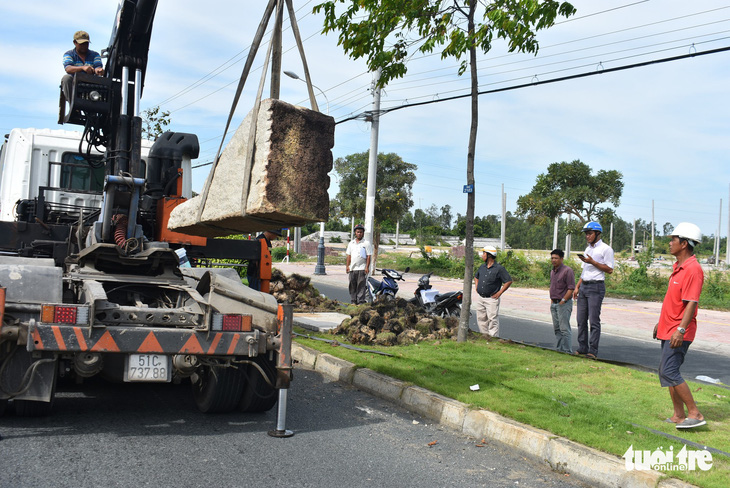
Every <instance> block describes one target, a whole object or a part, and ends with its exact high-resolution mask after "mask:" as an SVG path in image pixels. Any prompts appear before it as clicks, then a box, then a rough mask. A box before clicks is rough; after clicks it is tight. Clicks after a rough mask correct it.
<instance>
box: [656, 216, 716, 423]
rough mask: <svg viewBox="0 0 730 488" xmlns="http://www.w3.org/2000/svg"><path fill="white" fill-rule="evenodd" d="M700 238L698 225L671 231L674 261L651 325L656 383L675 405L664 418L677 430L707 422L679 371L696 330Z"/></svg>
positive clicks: (700, 277)
mask: <svg viewBox="0 0 730 488" xmlns="http://www.w3.org/2000/svg"><path fill="white" fill-rule="evenodd" d="M701 240H702V234H701V233H700V229H699V227H697V226H696V225H694V224H690V223H688V222H682V223H680V224H679V225H677V227H676V228H675V229H674V231H673V232H672V234H671V240H670V241H669V252H670V253H672V255H673V256H674V257H675V258H677V262H676V263H674V267H673V269H672V275H671V276H670V277H669V287H668V288H667V294H666V295H665V296H664V302H663V303H662V311H661V314H660V315H659V322H658V323H657V325H656V326H655V327H654V338H655V339H660V340H661V341H662V358H661V362H660V364H659V382H660V383H661V385H662V386H664V387H668V388H669V396H670V397H671V398H672V404H673V406H674V414H673V415H672V416H671V417H670V418H668V419H667V420H666V421H667V422H673V423H675V424H677V429H693V428H695V427H700V426H702V425H705V424H706V423H707V422H706V421H705V417H704V416H703V415H702V414H701V413H700V411H699V409H698V408H697V404H696V403H695V400H694V397H693V396H692V391H691V390H690V389H689V386H687V383H686V382H685V381H684V379H683V378H682V375H681V374H680V372H679V368H680V366H682V363H683V362H684V356H685V354H687V349H689V346H690V344H691V343H692V341H693V340H694V338H695V332H696V331H697V305H698V303H699V300H700V293H702V283H703V282H704V278H705V277H704V274H703V272H702V267H701V266H700V264H699V263H698V262H697V258H696V257H695V255H694V248H695V247H696V246H697V244H699V243H700V241H701ZM685 406H687V414H686V415H685V412H684V407H685Z"/></svg>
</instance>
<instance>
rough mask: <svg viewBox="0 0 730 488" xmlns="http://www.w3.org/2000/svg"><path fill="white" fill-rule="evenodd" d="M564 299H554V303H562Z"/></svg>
mask: <svg viewBox="0 0 730 488" xmlns="http://www.w3.org/2000/svg"><path fill="white" fill-rule="evenodd" d="M561 300H562V298H552V301H553V303H560V301H561Z"/></svg>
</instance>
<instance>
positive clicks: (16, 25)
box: [0, 0, 730, 236]
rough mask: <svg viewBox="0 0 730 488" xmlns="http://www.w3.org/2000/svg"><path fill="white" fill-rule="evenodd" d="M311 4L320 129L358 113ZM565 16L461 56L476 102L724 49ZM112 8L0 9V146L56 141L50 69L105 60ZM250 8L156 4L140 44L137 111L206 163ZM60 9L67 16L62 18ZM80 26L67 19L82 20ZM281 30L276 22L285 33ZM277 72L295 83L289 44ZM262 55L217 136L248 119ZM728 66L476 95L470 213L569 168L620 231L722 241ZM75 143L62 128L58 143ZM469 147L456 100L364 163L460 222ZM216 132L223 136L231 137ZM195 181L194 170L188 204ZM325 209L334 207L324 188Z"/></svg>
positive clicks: (510, 199)
mask: <svg viewBox="0 0 730 488" xmlns="http://www.w3.org/2000/svg"><path fill="white" fill-rule="evenodd" d="M315 3H316V2H314V1H310V2H307V1H304V0H295V2H294V4H295V8H296V9H297V10H298V13H297V17H298V20H299V24H300V31H301V34H302V37H303V38H304V39H305V41H304V45H305V50H306V54H307V60H308V63H309V68H310V73H311V75H312V80H313V83H314V84H315V85H316V86H317V87H318V88H319V89H321V90H322V91H324V93H325V95H326V100H325V98H324V97H323V96H322V95H321V94H320V92H319V91H317V90H315V91H316V93H317V95H318V97H319V98H318V101H319V105H320V109H321V110H323V111H326V110H327V106H328V104H327V100H328V101H329V110H330V113H331V115H333V116H334V117H335V119H336V120H341V119H344V118H347V117H349V116H351V115H355V114H358V113H361V112H362V111H364V110H369V109H370V108H371V100H372V97H371V94H370V91H369V88H370V83H371V80H372V76H371V74H369V73H368V72H367V69H366V67H365V65H364V63H363V62H361V61H352V60H349V59H348V58H347V57H346V56H344V55H343V54H342V52H341V49H340V48H339V47H338V46H337V45H336V44H337V43H336V40H337V37H336V35H334V34H330V35H327V36H324V35H321V34H320V33H319V31H320V29H321V24H322V19H321V17H320V16H315V15H313V14H311V8H312V6H313V5H314V4H315ZM573 3H574V5H575V6H576V7H577V8H578V14H577V15H576V17H575V18H574V19H573V20H571V21H568V22H562V23H559V24H558V25H556V26H555V27H553V28H552V29H550V30H549V31H545V32H542V33H541V34H540V37H539V39H540V45H541V49H540V52H539V53H538V56H536V57H535V56H532V55H520V54H509V53H507V51H506V49H504V46H502V45H499V44H496V45H495V47H494V49H493V50H492V51H491V52H490V53H489V54H487V55H481V56H479V67H480V85H481V89H485V90H486V89H491V88H499V87H505V86H512V85H516V84H522V83H529V82H530V81H533V80H540V81H543V80H548V79H551V78H555V77H559V76H566V75H570V74H578V73H586V72H594V71H597V70H601V69H604V70H605V69H609V68H613V67H618V66H623V65H628V64H632V63H639V62H643V61H649V60H654V59H660V58H667V57H672V56H680V55H683V54H688V53H690V52H695V51H696V52H701V51H705V50H708V49H717V48H721V47H726V46H730V2H721V1H713V0H706V1H700V2H686V1H675V0H666V1H657V0H651V1H634V0H622V1H606V0H577V1H575V2H573ZM116 4H117V2H115V1H113V0H103V1H99V0H97V1H91V0H78V1H76V2H73V3H71V4H69V3H65V2H57V1H52V0H48V1H47V0H33V1H31V2H3V3H2V4H0V19H1V20H0V27H1V28H0V52H2V53H3V54H4V57H5V59H6V62H5V63H3V64H2V65H1V66H0V80H1V81H0V130H1V131H2V132H3V133H7V132H8V131H9V130H10V129H12V128H14V127H38V128H40V127H48V128H58V126H57V124H56V119H57V113H58V84H59V80H60V77H61V75H62V74H63V71H62V67H61V57H62V54H63V52H64V51H66V50H68V49H70V48H71V47H72V43H71V37H72V35H73V33H74V32H75V31H76V30H79V29H83V30H86V31H88V32H89V33H90V35H91V40H92V49H95V50H101V49H102V48H104V47H106V45H107V43H108V40H109V36H110V33H111V28H112V23H113V20H114V14H115V12H116ZM263 4H264V2H261V1H260V2H240V1H231V0H211V1H210V2H205V3H201V2H194V1H192V0H175V1H170V0H167V1H165V0H162V1H161V2H160V5H159V6H158V12H157V16H156V19H155V28H154V32H153V36H152V41H151V45H150V58H149V65H148V70H147V80H146V85H145V91H144V97H143V99H142V106H143V108H147V107H153V106H156V105H158V104H159V105H160V106H161V107H162V109H163V110H170V111H171V112H172V129H173V130H177V131H181V132H193V133H196V134H198V136H199V139H200V141H201V157H200V158H199V160H198V161H197V162H195V163H194V164H200V163H204V162H207V161H210V160H211V159H212V158H213V157H214V156H215V152H216V149H217V147H218V144H219V143H220V138H221V135H222V131H223V128H224V126H225V120H226V117H227V114H228V111H229V109H230V105H231V102H232V98H233V94H234V91H235V87H236V84H237V80H238V77H239V76H240V72H241V69H242V66H243V60H244V59H245V55H246V54H247V52H248V47H249V45H250V43H251V41H252V40H253V36H254V32H255V29H256V26H257V25H258V23H259V21H260V19H261V15H262V10H263ZM72 7H73V8H75V9H76V11H72V10H71V8H72ZM82 12H83V13H82ZM286 25H288V24H287V20H286V19H285V26H286ZM284 51H285V53H284V57H283V69H285V70H289V71H294V72H296V73H298V74H299V75H300V76H303V74H304V73H303V70H302V68H301V62H300V61H299V58H298V55H297V54H296V50H295V48H294V40H293V36H292V34H291V31H290V30H289V29H286V30H285V34H284ZM262 62H263V51H261V52H260V53H259V56H258V58H257V60H256V63H255V64H254V66H255V67H258V69H256V70H255V71H254V72H253V73H252V75H251V77H250V78H249V81H248V83H247V86H246V90H244V94H243V97H242V99H241V102H240V103H239V109H238V111H237V114H236V117H235V118H234V121H233V126H234V128H235V126H237V125H238V123H240V121H241V120H242V119H243V117H244V115H245V113H246V112H247V111H248V110H249V109H250V108H251V107H252V106H253V97H254V96H255V90H256V88H257V86H258V83H259V79H260V76H261V69H260V66H261V64H262ZM456 65H457V63H456V62H454V61H453V60H443V61H442V60H440V59H439V57H438V56H429V57H423V56H420V55H416V56H414V58H413V59H412V61H411V63H410V64H409V71H408V74H407V75H406V77H405V78H404V79H401V80H396V81H393V82H392V83H391V84H390V85H389V86H388V87H387V88H386V89H385V91H384V93H383V96H382V106H383V108H388V107H396V106H401V105H407V104H409V103H413V102H421V101H426V100H438V99H443V98H445V97H447V96H452V95H458V94H462V93H466V92H467V90H468V84H469V80H468V77H466V76H463V77H458V76H456ZM729 86H730V52H724V53H719V54H713V55H708V56H699V57H694V58H691V59H686V60H682V61H677V62H673V63H666V64H659V65H652V66H649V67H645V68H639V69H632V70H626V71H621V72H617V73H604V74H602V75H600V76H592V77H587V78H581V79H577V80H572V81H566V82H560V83H555V84H549V85H541V86H533V87H530V88H527V89H520V90H515V91H508V92H503V93H499V94H492V95H484V96H482V97H480V119H479V138H478V143H477V156H476V204H477V209H476V211H477V215H487V214H499V213H500V211H501V197H500V191H501V185H502V184H504V186H505V191H506V193H507V208H508V210H511V211H514V209H515V202H516V200H517V198H518V197H519V196H520V195H523V194H525V193H528V192H529V191H530V189H531V188H532V186H533V184H534V183H535V178H536V177H537V175H538V174H540V173H544V172H545V171H546V169H547V166H548V165H549V164H550V163H553V162H557V161H572V160H574V159H580V160H582V161H583V162H585V163H587V164H588V165H590V166H591V167H592V168H593V169H594V171H595V170H598V169H617V170H619V171H621V172H622V173H623V175H624V184H625V186H624V196H623V198H622V199H621V206H620V207H619V208H618V209H617V212H618V214H619V215H620V216H621V217H622V218H624V219H625V220H631V219H635V218H636V219H644V220H646V221H649V220H650V219H651V204H652V200H654V206H655V221H656V222H657V227H658V228H659V229H661V227H662V225H663V224H664V223H665V222H671V223H673V224H675V225H676V223H678V222H681V221H691V222H695V223H697V224H698V225H699V226H700V228H701V229H702V231H703V233H705V234H715V233H716V232H717V229H718V219H719V211H720V200H721V199H722V202H723V204H722V222H721V225H722V226H721V229H720V234H721V235H723V236H725V235H727V223H728V196H729V195H728V193H729V190H730V169H728V167H729V166H728V161H727V159H728V155H729V154H730V139H729V138H728V135H729V134H730V117H728V113H730V97H728V93H727V92H728V87H729ZM281 98H282V99H284V100H286V101H289V102H292V103H296V104H301V105H306V104H307V101H306V86H305V84H304V83H302V82H301V81H296V80H292V79H289V78H286V77H284V78H283V79H282V86H281ZM67 128H68V129H73V130H75V129H76V127H75V126H71V127H67ZM468 131H469V102H468V99H463V100H458V101H451V102H443V103H435V104H430V105H426V106H422V107H413V108H404V109H402V110H398V111H395V112H392V113H390V114H387V115H385V116H383V117H382V118H381V122H380V138H379V151H380V152H395V153H397V154H399V155H400V156H401V157H403V159H404V160H406V161H408V162H411V163H414V164H416V165H418V168H419V169H418V171H417V181H416V184H415V186H414V202H415V207H416V208H417V207H419V206H420V207H421V208H423V209H425V208H427V207H429V206H430V205H431V204H436V205H437V206H439V207H441V206H443V205H446V204H449V205H451V207H452V209H453V212H454V214H456V213H457V212H459V213H462V214H463V213H465V209H466V198H465V195H464V194H463V193H462V187H463V185H464V183H465V180H466V148H467V143H468ZM231 132H232V131H231ZM369 142H370V127H369V124H368V123H366V122H364V121H361V120H355V121H350V122H345V123H342V124H339V125H338V126H337V130H336V134H335V148H334V149H333V152H334V155H335V157H340V156H345V155H347V154H351V153H354V152H361V151H365V150H367V149H368V147H369ZM208 169H209V166H203V167H201V168H198V169H196V170H194V173H193V179H194V184H193V186H194V188H195V189H199V188H200V187H201V186H202V185H203V182H204V179H205V177H206V176H207V173H208ZM330 193H331V194H332V195H334V194H335V193H336V179H335V178H332V187H331V190H330Z"/></svg>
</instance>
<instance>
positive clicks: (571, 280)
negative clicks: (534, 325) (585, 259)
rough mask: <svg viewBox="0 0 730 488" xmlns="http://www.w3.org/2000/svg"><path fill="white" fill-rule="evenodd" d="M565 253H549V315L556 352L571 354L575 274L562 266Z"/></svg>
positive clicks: (557, 250) (568, 267) (569, 268)
mask: <svg viewBox="0 0 730 488" xmlns="http://www.w3.org/2000/svg"><path fill="white" fill-rule="evenodd" d="M564 257H565V253H564V252H563V250H562V249H554V250H553V251H552V252H551V253H550V263H551V264H552V265H553V269H552V270H551V271H550V301H551V302H552V303H551V304H550V314H551V315H552V316H553V330H554V331H555V339H556V340H557V341H558V343H557V346H556V348H557V350H558V351H559V352H567V353H568V354H572V352H573V349H572V340H573V339H572V332H571V330H570V314H571V313H572V311H573V290H575V273H573V269H572V268H571V267H570V266H567V265H565V264H563V258H564Z"/></svg>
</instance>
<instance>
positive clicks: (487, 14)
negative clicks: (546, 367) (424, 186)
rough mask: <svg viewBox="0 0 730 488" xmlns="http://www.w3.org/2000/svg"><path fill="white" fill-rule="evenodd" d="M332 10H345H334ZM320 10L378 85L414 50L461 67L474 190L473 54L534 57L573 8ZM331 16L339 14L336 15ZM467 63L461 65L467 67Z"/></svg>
mask: <svg viewBox="0 0 730 488" xmlns="http://www.w3.org/2000/svg"><path fill="white" fill-rule="evenodd" d="M339 4H347V6H346V8H344V9H338V8H337V7H338V5H339ZM314 11H315V12H320V11H324V14H325V20H324V29H323V32H325V33H327V32H331V31H338V32H339V41H338V42H339V44H340V45H341V46H342V47H343V48H344V50H345V52H347V53H348V54H349V55H350V56H351V57H353V58H356V59H357V58H366V60H367V64H368V67H369V68H370V70H371V71H376V70H380V71H381V74H380V79H379V81H378V84H379V85H380V86H381V87H382V86H385V85H386V84H387V83H388V82H389V81H390V80H392V79H395V78H399V77H401V76H403V75H404V74H405V73H406V61H407V60H408V58H409V57H410V55H411V54H412V53H413V52H414V51H420V52H422V53H431V52H433V51H434V50H440V52H441V58H442V59H444V58H456V59H457V60H459V61H461V64H460V66H459V74H463V73H464V72H466V70H467V68H469V74H470V79H471V89H470V97H471V127H470V130H469V146H468V150H467V157H466V183H467V184H470V185H473V184H474V157H475V153H476V142H477V128H478V120H479V79H478V76H477V50H480V51H483V52H488V51H489V50H490V49H491V48H492V41H493V40H494V39H495V37H496V38H501V39H504V40H506V41H507V45H508V49H509V51H510V52H513V51H519V52H531V53H536V52H537V49H538V42H537V31H538V30H540V29H544V28H547V27H550V26H552V25H553V24H554V23H555V19H556V17H557V16H558V15H562V16H566V17H567V16H569V15H572V14H573V13H575V8H573V6H572V5H571V4H569V3H568V2H560V1H556V0H491V1H485V0H479V1H478V0H408V1H406V0H330V1H327V2H323V3H321V4H319V5H317V6H315V7H314ZM338 11H339V13H338ZM467 59H468V61H467ZM474 202H475V200H474V193H473V192H472V193H468V194H467V204H466V263H465V265H466V266H465V272H464V298H463V306H464V307H465V309H466V310H469V307H470V306H471V290H472V281H473V273H474V269H473V268H474V266H473V265H474V252H473V249H474V228H473V221H474ZM468 330H469V314H463V315H462V317H461V321H460V322H459V333H458V340H459V341H460V342H464V341H466V336H467V332H468Z"/></svg>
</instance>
